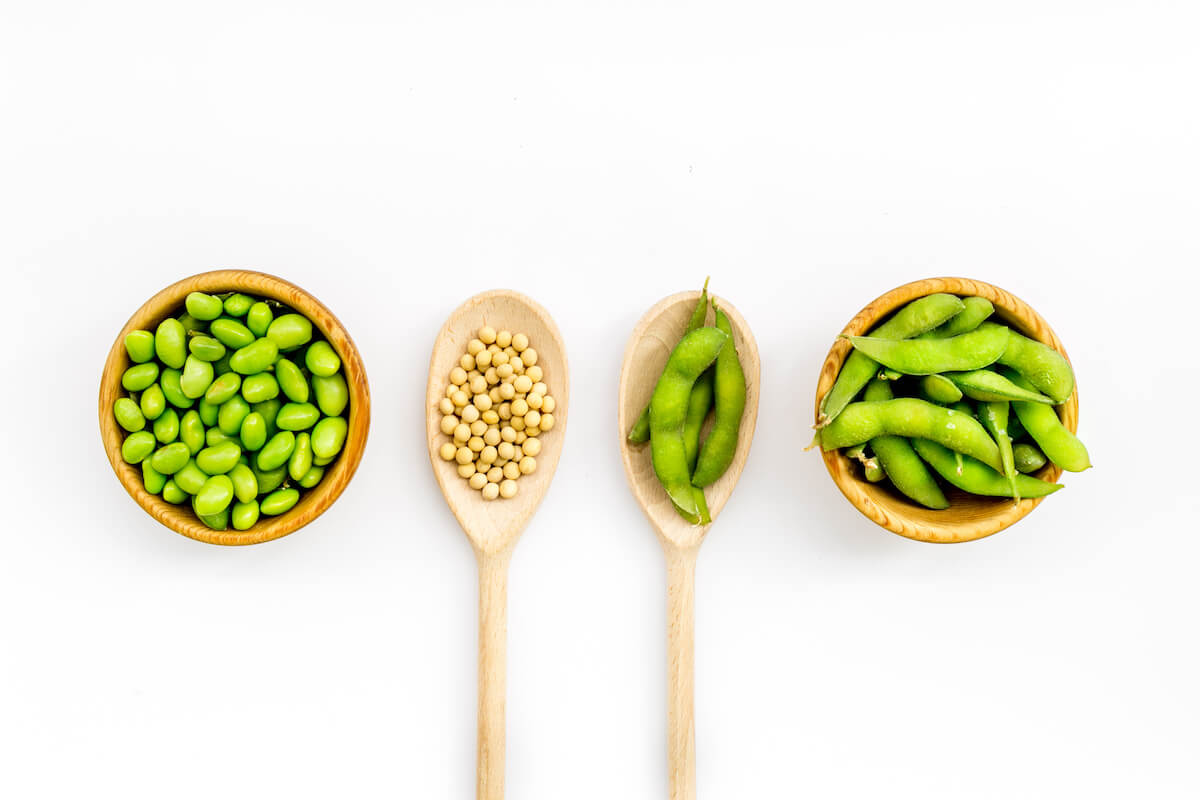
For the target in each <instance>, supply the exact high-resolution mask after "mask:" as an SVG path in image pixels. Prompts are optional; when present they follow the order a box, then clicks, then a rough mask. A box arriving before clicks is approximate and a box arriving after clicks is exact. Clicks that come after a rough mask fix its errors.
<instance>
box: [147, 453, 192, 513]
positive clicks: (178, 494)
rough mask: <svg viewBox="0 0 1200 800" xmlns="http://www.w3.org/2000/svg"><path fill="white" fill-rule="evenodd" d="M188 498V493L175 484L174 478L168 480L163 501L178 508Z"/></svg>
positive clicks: (163, 493)
mask: <svg viewBox="0 0 1200 800" xmlns="http://www.w3.org/2000/svg"><path fill="white" fill-rule="evenodd" d="M142 463H145V462H142ZM187 498H188V495H187V492H185V491H184V490H183V489H180V488H179V484H177V483H175V479H174V478H168V479H167V482H166V483H164V484H163V488H162V499H163V500H166V501H167V502H168V503H170V504H171V505H173V506H177V505H179V504H180V503H182V502H183V501H184V500H187Z"/></svg>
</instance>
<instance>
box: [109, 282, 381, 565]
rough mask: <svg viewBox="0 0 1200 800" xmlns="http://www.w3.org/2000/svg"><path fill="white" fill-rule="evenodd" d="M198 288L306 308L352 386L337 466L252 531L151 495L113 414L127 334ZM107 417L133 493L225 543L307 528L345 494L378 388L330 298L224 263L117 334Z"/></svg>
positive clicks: (161, 296)
mask: <svg viewBox="0 0 1200 800" xmlns="http://www.w3.org/2000/svg"><path fill="white" fill-rule="evenodd" d="M194 291H200V292H209V293H219V292H245V293H247V294H252V295H257V296H260V297H267V298H271V299H274V300H278V301H279V302H281V303H283V304H284V305H287V306H289V307H290V308H292V309H293V310H294V311H296V312H297V313H300V314H303V315H304V316H306V317H307V318H308V319H309V320H311V321H312V323H313V325H315V326H316V327H317V329H318V330H320V331H321V333H322V334H323V335H324V336H325V338H326V339H327V340H328V341H329V343H330V344H331V345H332V346H333V348H334V350H335V351H336V352H337V354H338V356H339V357H340V358H341V360H342V368H343V371H344V374H345V376H346V384H347V386H348V387H349V389H350V416H349V420H348V422H349V425H348V428H349V430H348V432H347V434H346V443H345V445H344V446H343V449H342V453H341V455H340V456H339V457H338V458H337V460H336V461H334V462H333V468H332V469H330V470H328V471H327V472H326V474H325V476H324V477H323V478H322V480H321V482H320V483H319V484H317V486H316V487H315V488H313V489H311V490H309V491H307V492H305V493H304V495H303V496H302V497H301V498H300V502H299V503H297V504H296V506H295V507H294V508H292V509H291V510H289V511H288V512H287V513H285V514H281V515H280V516H278V517H263V518H261V519H260V520H259V521H258V522H257V523H255V524H254V526H253V527H251V528H250V529H249V530H246V531H237V530H233V529H232V528H230V529H228V530H224V531H215V530H212V529H211V528H209V527H208V526H206V525H204V524H203V523H202V522H200V521H199V520H198V519H196V517H195V515H194V514H193V513H192V510H191V506H190V505H189V504H187V503H181V504H180V505H178V506H176V505H172V504H171V503H168V502H167V501H165V500H163V499H162V498H161V497H159V496H157V495H152V494H150V493H149V492H147V491H146V489H145V487H144V486H143V485H142V476H141V469H140V468H139V467H138V466H137V465H131V464H126V463H125V461H124V459H122V458H121V443H122V441H123V440H124V438H125V431H124V430H123V429H121V428H120V426H118V424H117V422H116V419H115V418H114V417H113V413H112V405H113V402H115V400H116V398H117V397H120V396H121V395H122V392H123V390H122V388H121V375H122V373H124V371H125V370H126V369H127V368H128V367H129V366H130V365H131V362H130V360H129V355H128V353H127V352H126V351H125V344H124V343H125V336H126V335H127V334H129V333H130V332H131V331H134V330H139V329H149V330H151V331H153V329H154V328H155V327H156V326H157V325H158V323H159V322H160V321H162V320H163V319H164V318H166V317H167V316H170V315H173V314H175V313H177V311H178V310H179V309H181V308H182V307H183V303H184V299H185V298H186V297H187V295H188V294H189V293H190V292H194ZM99 416H100V435H101V439H102V442H103V444H104V451H105V454H106V455H107V456H108V461H109V464H110V465H111V466H112V468H113V472H114V473H115V474H116V476H117V479H118V480H119V481H120V482H121V485H122V486H123V487H124V488H125V491H126V492H128V493H129V496H130V497H132V498H133V499H134V500H135V501H136V502H137V504H138V505H140V506H141V507H142V508H143V509H145V511H146V513H148V514H149V515H150V516H152V517H153V518H154V519H156V520H158V521H159V522H160V523H162V524H163V525H165V526H166V527H168V528H170V529H171V530H173V531H175V532H176V533H179V534H182V535H183V536H186V537H188V538H189V539H196V540H197V541H201V542H207V543H209V544H217V545H248V544H259V543H261V542H268V541H271V540H274V539H279V538H281V537H283V536H287V535H288V534H289V533H293V532H295V531H297V530H299V529H300V528H303V527H304V526H305V525H307V524H308V523H310V522H312V521H313V520H315V519H316V518H317V517H319V516H321V514H323V513H324V512H325V511H326V510H327V509H328V508H329V507H330V506H331V505H333V503H334V501H335V500H337V499H338V497H339V496H340V495H341V493H342V492H343V491H344V490H345V488H346V486H347V485H348V484H349V483H350V479H351V478H353V477H354V473H355V472H356V471H357V469H358V465H359V463H360V462H361V461H362V456H363V453H364V451H365V450H366V444H367V436H368V432H369V429H370V420H371V393H370V388H369V386H368V383H367V374H366V369H365V367H364V366H363V362H362V356H361V355H360V353H359V351H358V348H357V347H356V346H355V344H354V341H353V340H352V339H351V338H350V334H349V333H348V332H347V331H346V329H345V327H344V326H343V325H342V323H341V321H340V320H338V318H337V317H336V316H335V315H334V313H333V312H332V311H330V310H329V308H328V307H326V306H325V304H324V303H322V302H321V301H320V300H318V299H317V298H316V297H315V296H313V295H312V294H310V293H309V292H307V291H305V290H304V289H302V288H300V287H299V286H297V285H295V284H294V283H291V282H289V281H286V280H284V279H283V278H279V277H277V276H275V275H270V274H268V273H265V272H257V271H254V270H242V269H221V270H212V271H209V272H201V273H198V274H196V275H192V276H190V277H187V278H183V279H182V280H179V281H176V282H175V283H172V284H171V285H170V286H167V287H166V288H164V289H162V290H161V291H159V292H158V293H157V294H155V295H154V296H153V297H151V298H150V299H149V300H147V301H146V302H145V303H143V304H142V305H141V306H140V307H139V308H138V309H137V311H135V312H134V313H133V315H132V316H130V318H129V320H128V321H127V322H126V323H125V325H124V327H122V328H121V332H120V333H119V334H117V338H116V340H115V341H114V342H113V346H112V348H111V349H110V350H109V353H108V358H107V360H106V361H105V363H104V371H103V373H102V374H101V378H100V395H99Z"/></svg>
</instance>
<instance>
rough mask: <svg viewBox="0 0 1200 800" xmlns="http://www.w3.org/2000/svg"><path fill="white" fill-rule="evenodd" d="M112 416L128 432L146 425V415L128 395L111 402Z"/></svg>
mask: <svg viewBox="0 0 1200 800" xmlns="http://www.w3.org/2000/svg"><path fill="white" fill-rule="evenodd" d="M113 416H114V417H116V418H117V424H118V425H120V426H121V427H122V428H124V429H125V430H127V431H128V432H130V433H136V432H137V431H140V430H142V429H143V428H145V427H146V417H145V415H144V414H142V410H141V409H140V408H138V404H137V403H135V402H133V401H132V400H130V399H129V398H128V397H121V398H118V399H117V402H115V403H113Z"/></svg>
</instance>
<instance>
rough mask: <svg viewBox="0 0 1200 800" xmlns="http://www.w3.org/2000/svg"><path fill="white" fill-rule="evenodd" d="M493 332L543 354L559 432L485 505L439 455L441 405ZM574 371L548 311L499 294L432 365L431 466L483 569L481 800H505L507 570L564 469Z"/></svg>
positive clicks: (475, 303) (454, 321)
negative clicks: (511, 488)
mask: <svg viewBox="0 0 1200 800" xmlns="http://www.w3.org/2000/svg"><path fill="white" fill-rule="evenodd" d="M484 325H490V326H492V327H493V328H495V329H496V330H498V331H499V330H508V331H511V332H512V333H524V334H526V335H527V336H528V337H529V343H530V346H531V347H533V348H534V349H535V350H537V352H538V364H539V365H540V366H541V367H542V370H543V378H542V380H543V381H544V382H545V383H546V386H547V387H548V388H549V392H550V395H551V396H552V397H554V399H555V401H556V403H557V406H556V408H555V410H554V417H555V425H554V429H553V430H551V431H548V432H546V433H543V434H542V435H541V437H540V438H541V440H542V451H541V453H540V454H539V455H538V459H537V460H538V468H537V471H536V472H534V473H533V474H532V475H524V476H522V477H521V479H520V480H518V481H517V487H518V493H517V496H516V497H512V498H508V499H497V500H490V501H489V500H484V499H483V497H482V495H481V494H480V493H479V492H478V491H477V490H475V489H472V488H471V487H470V486H469V485H468V484H467V482H466V481H465V480H463V479H462V478H460V477H459V475H458V471H457V469H456V467H455V463H454V462H450V461H443V460H442V458H441V456H440V455H439V454H438V448H439V447H440V446H441V443H442V442H444V441H446V436H445V434H443V433H442V431H441V419H442V414H441V412H440V411H439V410H438V408H437V404H438V401H439V400H441V398H442V397H444V396H445V394H444V393H445V391H446V385H447V384H448V383H449V382H450V370H451V369H453V368H454V366H455V365H456V364H457V363H458V359H459V358H460V357H461V356H462V355H463V353H465V352H466V349H467V343H468V342H469V341H470V340H471V339H473V338H475V335H476V333H477V332H478V330H479V329H480V328H481V327H483V326H484ZM570 377H571V376H570V369H569V367H568V366H567V351H566V347H565V346H564V345H563V341H562V335H561V334H560V333H559V331H558V326H557V325H555V324H554V320H553V319H552V318H551V317H550V315H549V313H547V312H546V310H545V309H544V308H542V307H541V306H540V305H538V304H537V303H535V302H534V301H532V300H530V299H529V298H528V297H525V296H524V295H522V294H518V293H517V292H512V291H508V290H495V291H490V292H484V293H482V294H478V295H475V296H474V297H472V298H471V299H469V300H467V301H466V302H465V303H463V304H462V305H461V306H459V307H458V308H457V309H455V310H454V312H453V313H451V314H450V317H449V318H448V319H447V320H446V324H445V325H443V326H442V329H441V330H440V331H438V335H437V338H436V339H435V340H434V343H433V353H432V355H431V356H430V359H429V383H428V387H427V391H426V395H425V431H426V437H427V439H428V450H429V461H430V464H431V465H432V467H433V474H434V476H435V477H436V478H437V482H438V485H439V486H440V487H441V489H442V494H443V496H445V498H446V504H447V505H448V506H449V507H450V511H451V512H453V514H454V518H455V519H457V520H458V524H459V525H460V526H461V527H462V529H463V531H464V532H465V533H466V534H467V538H468V539H469V540H470V542H471V546H472V548H474V550H475V557H476V560H477V561H478V566H479V674H478V679H479V687H478V688H479V735H478V750H477V762H476V797H477V798H478V800H501V798H503V797H504V746H505V744H504V740H505V725H504V722H505V699H504V695H505V676H506V666H505V655H506V649H507V648H506V639H507V611H506V598H507V595H508V577H507V576H508V564H509V560H510V558H511V555H512V551H513V548H514V547H515V546H516V543H517V539H518V538H520V536H521V531H523V530H524V529H525V526H526V525H527V524H528V523H529V520H530V518H531V517H532V516H533V513H534V512H535V511H536V510H537V507H538V505H539V504H540V503H541V501H542V498H543V497H544V496H545V494H546V491H547V490H548V489H549V488H550V482H551V480H552V479H553V477H554V472H555V469H556V468H557V467H558V458H559V456H560V455H561V454H562V446H563V441H564V439H565V437H566V431H567V419H568V415H569V412H570V406H571V404H570V399H571V397H570V388H571V381H570Z"/></svg>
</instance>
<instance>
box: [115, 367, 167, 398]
mask: <svg viewBox="0 0 1200 800" xmlns="http://www.w3.org/2000/svg"><path fill="white" fill-rule="evenodd" d="M156 380H158V364H155V363H154V362H153V361H151V362H149V363H146V364H138V365H136V366H133V367H130V368H129V369H127V370H125V372H123V373H122V374H121V387H122V388H123V389H125V390H126V391H129V392H140V391H142V390H143V389H148V388H149V387H150V386H151V385H153V384H154V382H155V381H156Z"/></svg>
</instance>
